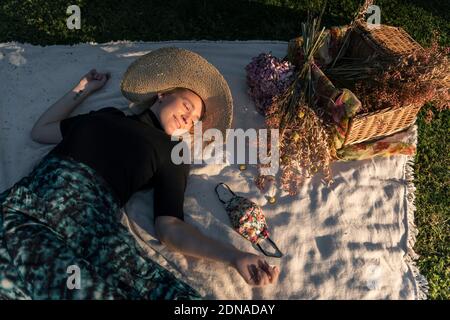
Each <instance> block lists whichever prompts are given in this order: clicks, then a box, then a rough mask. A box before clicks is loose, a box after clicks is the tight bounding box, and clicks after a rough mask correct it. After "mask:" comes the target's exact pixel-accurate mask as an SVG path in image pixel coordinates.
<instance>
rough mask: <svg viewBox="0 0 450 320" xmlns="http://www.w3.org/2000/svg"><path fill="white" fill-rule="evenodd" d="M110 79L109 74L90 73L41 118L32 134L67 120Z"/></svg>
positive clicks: (93, 70) (92, 71)
mask: <svg viewBox="0 0 450 320" xmlns="http://www.w3.org/2000/svg"><path fill="white" fill-rule="evenodd" d="M109 78H110V74H109V73H98V72H97V71H96V70H95V69H92V70H91V71H89V72H88V73H87V74H85V75H84V76H83V78H82V79H81V80H80V82H79V83H78V84H77V85H76V86H75V87H74V88H73V89H71V90H70V91H68V92H67V93H66V94H65V95H64V96H63V97H62V98H61V99H59V100H58V101H57V102H55V103H54V104H53V105H51V106H50V107H49V108H48V109H47V110H46V111H45V112H44V113H43V114H42V115H41V116H40V118H39V119H38V121H37V122H36V123H35V124H34V126H33V129H32V132H35V131H37V130H38V128H40V127H42V126H45V125H47V124H49V123H53V122H56V121H60V120H62V119H65V118H67V117H68V116H69V114H70V113H71V112H72V111H73V109H74V108H75V107H76V106H78V105H79V104H81V102H83V100H84V99H86V97H88V96H89V95H90V94H92V93H93V92H94V91H96V90H98V89H100V88H102V87H103V86H104V85H105V83H106V82H107V81H108V79H109Z"/></svg>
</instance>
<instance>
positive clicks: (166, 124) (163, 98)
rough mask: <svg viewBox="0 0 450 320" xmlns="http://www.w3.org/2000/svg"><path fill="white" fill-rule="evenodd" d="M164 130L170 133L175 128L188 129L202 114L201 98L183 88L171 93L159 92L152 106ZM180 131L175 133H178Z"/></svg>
mask: <svg viewBox="0 0 450 320" xmlns="http://www.w3.org/2000/svg"><path fill="white" fill-rule="evenodd" d="M152 110H153V111H154V113H155V115H156V116H157V117H158V119H159V122H160V123H161V126H162V127H163V129H164V131H165V132H166V133H167V134H169V135H172V134H173V133H174V132H175V130H177V129H180V130H182V131H183V132H184V131H189V130H190V129H191V128H192V126H193V125H194V123H195V122H197V121H199V120H200V117H201V115H202V99H201V98H200V97H199V96H198V95H197V94H195V93H194V92H193V91H191V90H188V89H185V90H179V91H176V92H172V93H162V94H161V93H159V94H158V100H157V101H156V102H155V104H154V105H153V106H152ZM180 133H181V131H179V132H177V133H176V134H177V135H178V134H180Z"/></svg>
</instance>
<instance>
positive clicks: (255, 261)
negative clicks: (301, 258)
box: [233, 252, 280, 286]
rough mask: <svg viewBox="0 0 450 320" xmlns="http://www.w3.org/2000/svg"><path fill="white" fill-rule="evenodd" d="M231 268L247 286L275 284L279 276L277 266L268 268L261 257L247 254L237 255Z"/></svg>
mask: <svg viewBox="0 0 450 320" xmlns="http://www.w3.org/2000/svg"><path fill="white" fill-rule="evenodd" d="M233 267H235V268H236V270H237V271H238V272H239V274H240V275H241V276H242V277H243V278H244V280H245V281H246V282H247V283H248V284H250V285H254V286H264V285H266V284H272V283H275V282H276V281H277V280H278V276H279V275H280V269H279V268H278V267H277V266H270V265H269V264H268V263H267V262H266V260H264V258H263V257H260V256H258V255H255V254H252V253H248V252H242V253H239V254H238V256H237V257H236V258H235V260H234V261H233Z"/></svg>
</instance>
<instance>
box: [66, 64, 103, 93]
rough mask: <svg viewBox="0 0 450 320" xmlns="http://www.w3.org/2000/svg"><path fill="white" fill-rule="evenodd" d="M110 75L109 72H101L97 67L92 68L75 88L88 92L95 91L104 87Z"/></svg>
mask: <svg viewBox="0 0 450 320" xmlns="http://www.w3.org/2000/svg"><path fill="white" fill-rule="evenodd" d="M110 77H111V74H110V73H109V72H106V73H100V72H97V70H96V69H92V70H90V71H89V72H88V73H86V74H85V75H84V76H83V77H82V78H81V80H80V82H79V83H78V84H77V86H76V87H75V90H76V91H77V92H78V91H81V90H82V91H86V92H87V93H93V92H94V91H97V90H99V89H100V88H102V87H103V86H104V85H105V84H106V82H107V81H108V79H109V78H110Z"/></svg>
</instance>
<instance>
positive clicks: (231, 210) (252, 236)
mask: <svg viewBox="0 0 450 320" xmlns="http://www.w3.org/2000/svg"><path fill="white" fill-rule="evenodd" d="M220 186H223V187H224V188H226V189H227V190H228V191H229V192H230V193H231V194H232V197H231V198H230V199H229V200H228V201H224V200H222V199H221V198H220V195H219V192H218V188H219V187H220ZM215 191H216V194H217V197H218V198H219V200H220V202H222V203H223V204H224V205H225V210H226V212H227V214H228V216H229V217H230V220H231V225H232V226H233V228H234V230H236V231H237V232H238V233H239V234H240V235H242V236H243V237H244V238H246V239H247V240H249V241H250V242H251V243H253V244H255V245H256V246H257V247H258V248H259V250H261V252H262V253H264V254H265V255H266V256H268V257H276V258H280V257H282V256H283V253H281V251H280V250H279V249H278V247H277V246H276V244H275V243H274V242H273V241H272V240H271V239H270V238H269V230H268V226H267V223H266V218H265V216H264V213H263V212H262V209H261V207H260V206H258V205H257V204H256V203H254V202H253V201H251V200H249V199H247V198H244V197H240V196H237V195H236V194H235V193H234V192H233V191H232V190H231V189H230V187H229V186H228V185H226V184H225V183H223V182H221V183H219V184H217V185H216V188H215ZM265 239H267V240H268V241H269V243H270V245H271V246H272V247H273V248H274V249H275V253H269V252H267V251H266V250H264V249H263V248H262V247H261V245H260V242H261V241H262V240H265Z"/></svg>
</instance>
